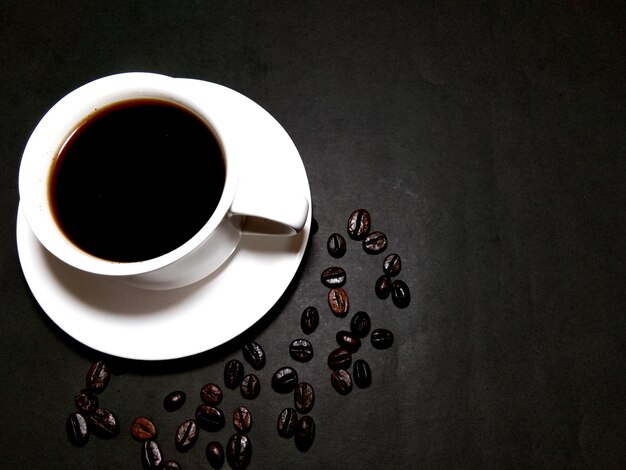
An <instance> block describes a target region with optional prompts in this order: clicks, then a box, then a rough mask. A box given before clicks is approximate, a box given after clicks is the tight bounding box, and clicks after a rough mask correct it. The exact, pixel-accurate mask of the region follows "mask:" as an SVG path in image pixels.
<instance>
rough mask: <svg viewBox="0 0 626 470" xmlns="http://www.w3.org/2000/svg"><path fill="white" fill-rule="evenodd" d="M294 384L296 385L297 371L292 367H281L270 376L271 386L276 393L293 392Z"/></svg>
mask: <svg viewBox="0 0 626 470" xmlns="http://www.w3.org/2000/svg"><path fill="white" fill-rule="evenodd" d="M296 385H298V373H297V372H296V370H295V369H294V368H292V367H289V366H285V367H281V368H280V369H278V370H277V371H276V372H274V375H273V376H272V388H273V389H274V391H276V392H278V393H289V392H293V390H294V389H295V388H296Z"/></svg>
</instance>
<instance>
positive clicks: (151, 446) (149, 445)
mask: <svg viewBox="0 0 626 470" xmlns="http://www.w3.org/2000/svg"><path fill="white" fill-rule="evenodd" d="M141 465H143V468H145V469H146V470H161V469H162V468H163V454H162V453H161V447H159V444H158V443H157V441H154V440H150V441H146V442H144V443H143V446H141Z"/></svg>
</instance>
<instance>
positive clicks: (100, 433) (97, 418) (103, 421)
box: [87, 408, 120, 439]
mask: <svg viewBox="0 0 626 470" xmlns="http://www.w3.org/2000/svg"><path fill="white" fill-rule="evenodd" d="M87 423H88V424H89V429H90V430H91V432H92V433H93V434H94V435H95V436H96V437H99V438H101V439H111V438H113V437H115V436H117V435H118V434H119V432H120V425H119V423H118V421H117V418H116V417H115V415H114V414H113V413H111V411H110V410H108V409H106V408H98V409H96V410H95V411H94V412H93V413H92V414H90V415H89V417H88V418H87Z"/></svg>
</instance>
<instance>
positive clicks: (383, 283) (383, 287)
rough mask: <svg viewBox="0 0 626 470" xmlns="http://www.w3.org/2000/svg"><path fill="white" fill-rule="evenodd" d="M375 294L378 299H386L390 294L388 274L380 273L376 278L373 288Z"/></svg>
mask: <svg viewBox="0 0 626 470" xmlns="http://www.w3.org/2000/svg"><path fill="white" fill-rule="evenodd" d="M374 290H375V291H376V296H377V297H378V298H379V299H386V298H387V297H389V294H391V279H389V277H388V276H386V275H382V276H380V277H379V278H378V279H377V280H376V286H375V288H374Z"/></svg>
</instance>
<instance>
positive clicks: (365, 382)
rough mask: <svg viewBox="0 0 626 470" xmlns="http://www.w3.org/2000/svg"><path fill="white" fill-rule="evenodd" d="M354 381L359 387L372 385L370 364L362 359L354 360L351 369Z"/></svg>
mask: <svg viewBox="0 0 626 470" xmlns="http://www.w3.org/2000/svg"><path fill="white" fill-rule="evenodd" d="M352 375H353V376H354V383H355V384H356V386H357V387H359V388H367V387H369V386H370V385H372V371H371V369H370V365H369V364H368V363H367V362H366V361H365V360H363V359H357V360H356V361H354V366H353V369H352Z"/></svg>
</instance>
